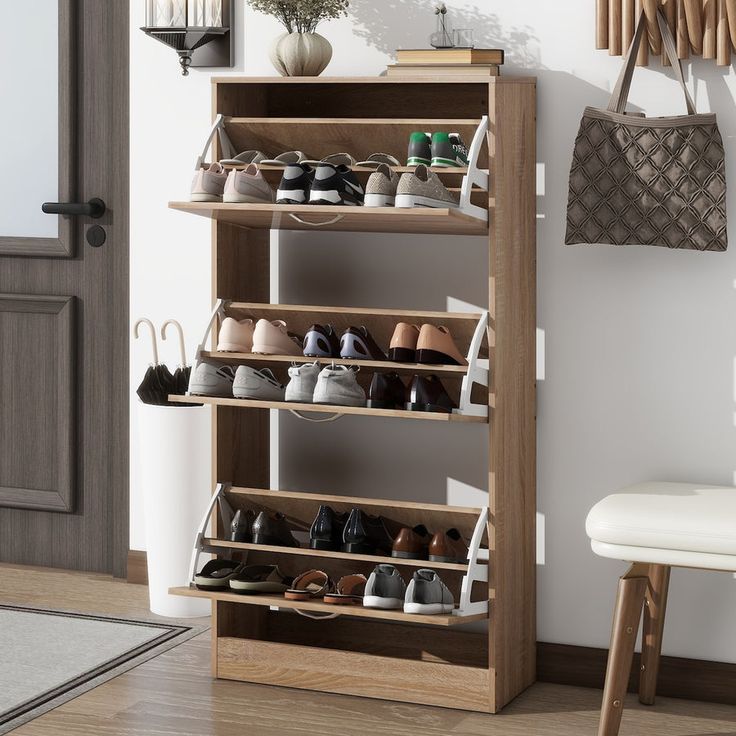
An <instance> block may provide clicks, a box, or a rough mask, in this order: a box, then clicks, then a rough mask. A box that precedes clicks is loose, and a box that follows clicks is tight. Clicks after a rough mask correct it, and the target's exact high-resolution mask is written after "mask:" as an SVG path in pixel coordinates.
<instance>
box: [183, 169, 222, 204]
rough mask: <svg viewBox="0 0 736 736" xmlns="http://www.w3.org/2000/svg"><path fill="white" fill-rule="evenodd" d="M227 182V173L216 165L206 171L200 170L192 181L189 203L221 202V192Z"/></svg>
mask: <svg viewBox="0 0 736 736" xmlns="http://www.w3.org/2000/svg"><path fill="white" fill-rule="evenodd" d="M226 181H227V171H225V169H224V168H223V167H222V166H221V165H220V164H218V163H214V164H210V166H209V168H208V169H200V170H199V171H198V172H197V173H196V174H195V175H194V179H193V181H192V193H191V195H190V197H189V200H190V201H191V202H222V192H223V191H224V189H225V182H226Z"/></svg>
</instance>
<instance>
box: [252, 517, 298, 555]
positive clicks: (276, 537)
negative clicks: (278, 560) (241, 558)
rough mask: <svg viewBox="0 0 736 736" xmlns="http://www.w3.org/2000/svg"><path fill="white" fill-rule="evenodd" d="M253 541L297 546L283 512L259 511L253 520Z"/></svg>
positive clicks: (280, 545)
mask: <svg viewBox="0 0 736 736" xmlns="http://www.w3.org/2000/svg"><path fill="white" fill-rule="evenodd" d="M253 543H254V544H271V545H276V546H279V547H298V546H299V542H297V541H296V539H294V537H293V536H292V534H291V529H290V528H289V524H288V522H287V521H286V517H285V516H284V515H283V514H279V513H275V514H269V513H268V512H266V511H261V513H260V514H258V516H256V520H255V521H254V522H253Z"/></svg>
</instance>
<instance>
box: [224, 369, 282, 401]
mask: <svg viewBox="0 0 736 736" xmlns="http://www.w3.org/2000/svg"><path fill="white" fill-rule="evenodd" d="M233 396H234V397H235V398H236V399H261V400H262V401H283V400H284V387H283V386H282V385H281V384H280V383H279V382H278V380H277V379H276V376H274V374H273V373H272V372H271V369H270V368H261V369H260V370H258V369H257V368H253V367H251V366H249V365H241V366H238V370H237V371H236V372H235V380H234V381H233Z"/></svg>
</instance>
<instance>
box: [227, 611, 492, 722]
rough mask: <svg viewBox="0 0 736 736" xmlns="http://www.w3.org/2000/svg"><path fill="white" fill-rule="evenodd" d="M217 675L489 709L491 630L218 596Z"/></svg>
mask: <svg viewBox="0 0 736 736" xmlns="http://www.w3.org/2000/svg"><path fill="white" fill-rule="evenodd" d="M215 608H216V613H215V617H214V620H213V628H215V629H216V634H217V651H216V661H215V663H214V667H215V671H214V672H213V675H215V676H216V677H220V678H223V679H228V680H243V681H246V682H256V683H261V684H268V685H281V686H285V687H296V688H300V689H306V690H320V691H326V692H332V693H342V694H346V695H361V696H366V697H373V698H382V699H386V700H402V701H405V702H411V703H421V704H425V705H440V706H444V707H448V708H462V709H465V710H475V711H481V712H489V710H490V705H489V678H490V677H491V673H490V672H489V670H488V636H487V634H486V633H485V632H482V633H474V632H467V631H461V630H458V629H454V628H453V629H452V630H445V631H444V633H443V635H442V636H441V637H440V636H437V632H436V630H435V629H434V628H433V627H426V626H421V625H414V624H396V623H384V622H382V621H372V620H362V619H351V618H344V617H340V618H337V619H329V620H325V621H316V620H311V619H308V618H304V617H303V616H299V615H298V614H296V613H294V612H291V611H278V612H277V611H272V610H270V609H269V608H267V607H262V606H243V605H238V604H237V603H227V602H223V601H218V602H217V603H216V604H215Z"/></svg>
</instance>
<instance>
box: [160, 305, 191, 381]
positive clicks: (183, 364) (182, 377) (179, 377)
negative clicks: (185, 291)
mask: <svg viewBox="0 0 736 736" xmlns="http://www.w3.org/2000/svg"><path fill="white" fill-rule="evenodd" d="M169 325H174V327H176V331H177V332H178V333H179V359H180V360H179V367H178V368H177V369H176V370H175V371H174V375H173V376H172V381H173V384H174V390H173V392H172V393H175V394H182V395H183V394H185V393H186V392H187V391H188V390H189V376H190V374H191V372H192V367H191V366H190V365H187V351H186V348H185V347H184V330H183V329H182V327H181V325H180V324H179V323H178V322H177V321H176V320H175V319H167V320H166V322H164V323H163V324H162V325H161V339H162V340H165V339H166V328H167V327H168V326H169Z"/></svg>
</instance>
